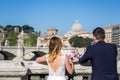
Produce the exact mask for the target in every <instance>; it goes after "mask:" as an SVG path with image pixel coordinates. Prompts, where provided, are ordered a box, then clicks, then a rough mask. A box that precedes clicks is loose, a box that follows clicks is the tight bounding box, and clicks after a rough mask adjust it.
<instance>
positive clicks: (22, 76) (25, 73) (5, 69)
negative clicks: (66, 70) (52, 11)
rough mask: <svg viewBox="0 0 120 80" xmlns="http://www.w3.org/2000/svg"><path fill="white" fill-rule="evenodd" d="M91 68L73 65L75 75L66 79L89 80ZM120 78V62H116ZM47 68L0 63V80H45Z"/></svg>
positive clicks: (31, 63) (32, 63)
mask: <svg viewBox="0 0 120 80" xmlns="http://www.w3.org/2000/svg"><path fill="white" fill-rule="evenodd" d="M91 73H92V70H91V67H90V66H81V65H80V64H75V73H74V74H73V75H72V76H69V75H66V78H67V79H68V78H71V79H73V80H90V77H91ZM118 73H119V76H120V62H118ZM47 76H48V67H47V65H46V64H38V63H36V62H35V61H10V60H9V61H6V60H5V61H0V80H46V78H47Z"/></svg>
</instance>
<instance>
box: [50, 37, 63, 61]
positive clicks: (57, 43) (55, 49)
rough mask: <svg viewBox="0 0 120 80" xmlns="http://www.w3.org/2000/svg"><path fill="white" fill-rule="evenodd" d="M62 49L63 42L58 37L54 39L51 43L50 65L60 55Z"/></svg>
mask: <svg viewBox="0 0 120 80" xmlns="http://www.w3.org/2000/svg"><path fill="white" fill-rule="evenodd" d="M61 48H62V42H61V40H60V38H58V37H52V38H51V39H50V42H49V53H48V54H49V56H48V61H49V63H51V62H53V61H54V60H55V59H56V57H57V55H59V53H60V51H61Z"/></svg>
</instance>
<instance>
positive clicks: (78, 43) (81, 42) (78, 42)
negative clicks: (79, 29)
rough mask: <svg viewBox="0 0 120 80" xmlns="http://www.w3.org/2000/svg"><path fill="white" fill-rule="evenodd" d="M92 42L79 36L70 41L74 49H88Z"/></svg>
mask: <svg viewBox="0 0 120 80" xmlns="http://www.w3.org/2000/svg"><path fill="white" fill-rule="evenodd" d="M91 42H92V39H90V38H88V37H87V38H83V37H79V36H74V37H72V38H70V39H69V43H70V45H71V46H72V47H79V48H81V47H87V46H88V45H90V44H91Z"/></svg>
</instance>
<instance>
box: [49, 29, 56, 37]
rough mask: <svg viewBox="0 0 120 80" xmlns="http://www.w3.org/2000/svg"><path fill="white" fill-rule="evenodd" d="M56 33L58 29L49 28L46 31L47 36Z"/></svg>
mask: <svg viewBox="0 0 120 80" xmlns="http://www.w3.org/2000/svg"><path fill="white" fill-rule="evenodd" d="M55 35H58V30H57V29H55V28H50V29H48V31H47V36H55Z"/></svg>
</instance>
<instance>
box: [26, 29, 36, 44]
mask: <svg viewBox="0 0 120 80" xmlns="http://www.w3.org/2000/svg"><path fill="white" fill-rule="evenodd" d="M37 37H38V33H37V32H32V31H31V30H30V31H29V33H28V38H26V39H24V45H25V46H36V44H37Z"/></svg>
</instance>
